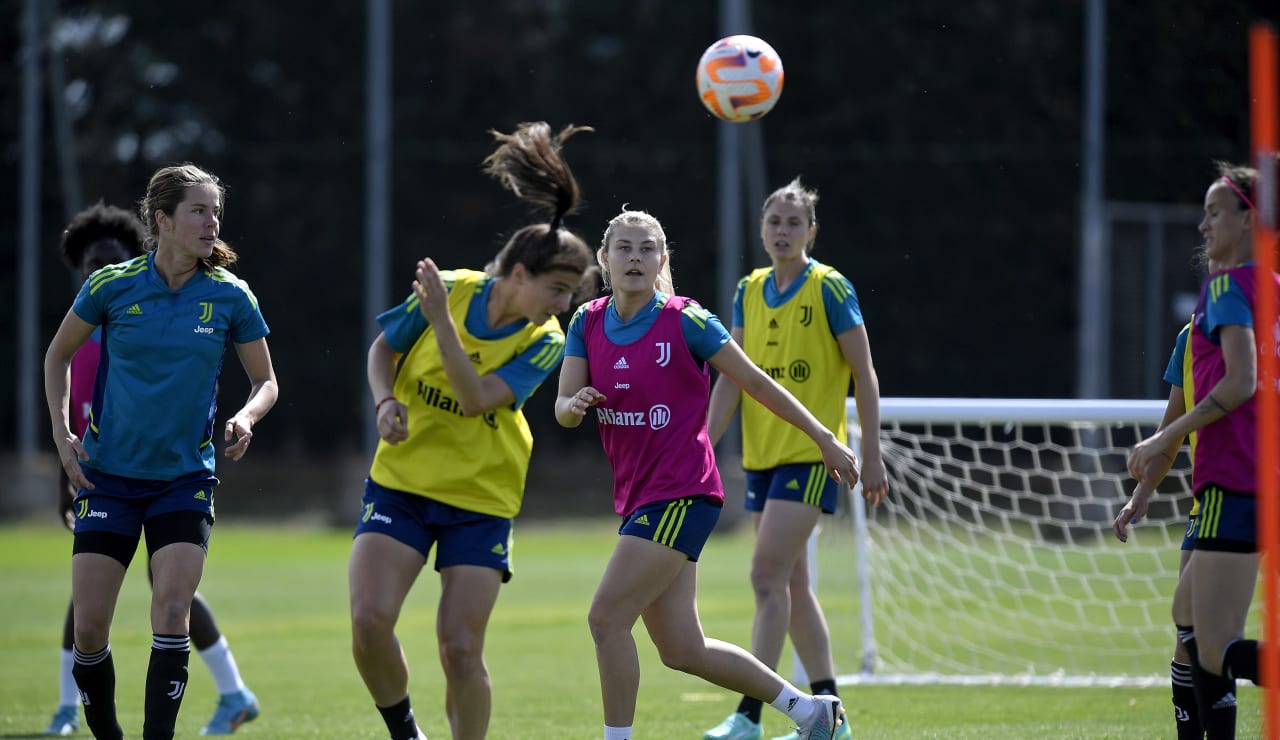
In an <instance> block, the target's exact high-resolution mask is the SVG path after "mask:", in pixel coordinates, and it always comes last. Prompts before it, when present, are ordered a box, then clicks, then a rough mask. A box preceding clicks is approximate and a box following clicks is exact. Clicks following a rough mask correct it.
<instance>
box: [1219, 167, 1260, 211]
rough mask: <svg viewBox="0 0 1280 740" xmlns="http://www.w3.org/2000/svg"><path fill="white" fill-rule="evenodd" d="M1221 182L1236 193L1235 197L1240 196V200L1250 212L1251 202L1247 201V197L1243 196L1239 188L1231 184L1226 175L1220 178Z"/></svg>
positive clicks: (1251, 208)
mask: <svg viewBox="0 0 1280 740" xmlns="http://www.w3.org/2000/svg"><path fill="white" fill-rule="evenodd" d="M1222 181H1223V182H1225V183H1226V184H1228V185H1230V186H1231V189H1232V190H1234V191H1236V195H1238V196H1240V200H1242V201H1244V204H1245V205H1246V206H1249V209H1250V210H1253V201H1251V200H1249V196H1247V195H1245V194H1244V191H1243V190H1241V189H1240V186H1238V185H1236V184H1235V183H1234V182H1232V181H1231V178H1230V177H1227V176H1226V175H1223V176H1222Z"/></svg>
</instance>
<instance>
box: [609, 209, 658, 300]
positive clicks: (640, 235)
mask: <svg viewBox="0 0 1280 740" xmlns="http://www.w3.org/2000/svg"><path fill="white" fill-rule="evenodd" d="M604 259H605V267H606V268H607V269H608V270H609V284H610V285H611V286H612V287H613V292H614V293H615V294H616V293H624V292H643V291H652V290H653V286H654V284H655V283H656V282H657V280H658V272H659V271H660V270H662V266H663V264H665V263H666V261H667V253H666V249H664V248H663V245H662V242H661V241H659V239H658V237H657V235H655V234H654V233H653V230H652V229H649V228H647V227H645V226H633V225H622V226H618V227H616V228H615V229H614V230H613V234H611V235H610V237H609V244H608V248H607V249H606V250H605V254H604Z"/></svg>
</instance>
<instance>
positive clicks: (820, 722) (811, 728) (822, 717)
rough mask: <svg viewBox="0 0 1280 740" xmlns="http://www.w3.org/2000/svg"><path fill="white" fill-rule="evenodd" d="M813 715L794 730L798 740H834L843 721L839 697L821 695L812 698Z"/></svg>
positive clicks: (842, 709) (842, 710)
mask: <svg viewBox="0 0 1280 740" xmlns="http://www.w3.org/2000/svg"><path fill="white" fill-rule="evenodd" d="M809 701H811V702H813V714H810V715H809V719H807V720H805V721H804V722H801V723H800V726H799V727H797V728H796V737H797V738H799V740H835V738H836V737H838V735H837V733H838V732H839V730H840V725H841V724H842V723H843V721H844V707H842V706H840V697H838V696H830V695H825V694H824V695H822V696H815V697H812V698H811V699H810V700H809Z"/></svg>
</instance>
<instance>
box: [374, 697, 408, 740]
mask: <svg viewBox="0 0 1280 740" xmlns="http://www.w3.org/2000/svg"><path fill="white" fill-rule="evenodd" d="M374 706H377V705H376V704H375V705H374ZM378 712H379V713H380V714H381V715H382V721H383V722H386V723H387V729H388V730H390V731H391V740H416V738H417V737H418V723H417V722H415V721H414V719H413V706H412V705H410V704H409V697H408V696H405V698H404V700H403V701H400V702H398V703H396V704H392V705H391V706H389V707H378Z"/></svg>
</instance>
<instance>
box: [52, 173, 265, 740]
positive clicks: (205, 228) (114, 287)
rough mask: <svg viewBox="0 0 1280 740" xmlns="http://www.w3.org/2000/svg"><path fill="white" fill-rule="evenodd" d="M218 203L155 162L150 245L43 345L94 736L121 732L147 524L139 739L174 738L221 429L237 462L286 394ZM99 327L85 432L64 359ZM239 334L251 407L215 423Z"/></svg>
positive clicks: (103, 281) (104, 277) (214, 184)
mask: <svg viewBox="0 0 1280 740" xmlns="http://www.w3.org/2000/svg"><path fill="white" fill-rule="evenodd" d="M223 202H224V189H223V186H222V183H221V182H220V181H219V180H218V178H217V177H215V176H214V175H212V174H210V173H208V172H206V171H205V170H202V169H200V168H199V167H196V166H195V165H191V164H180V165H174V166H168V167H162V168H160V169H159V170H157V171H156V172H155V174H153V175H152V176H151V180H150V182H149V183H148V186H147V193H146V196H145V197H144V198H143V199H142V202H141V204H140V211H141V213H142V216H143V224H144V225H145V226H146V228H147V231H148V235H149V239H148V244H147V246H148V248H149V250H150V251H148V252H147V253H146V254H144V255H142V256H140V257H135V258H134V259H131V260H129V261H127V262H123V263H120V264H116V265H110V266H107V267H104V268H102V269H101V270H98V271H97V272H95V273H93V274H92V275H90V276H89V279H88V280H86V281H85V283H84V285H83V286H81V288H80V293H79V294H78V295H77V296H76V299H75V302H74V303H73V304H72V306H71V310H70V311H68V312H67V315H66V317H65V318H64V319H63V320H62V325H61V326H60V327H58V332H57V334H56V335H55V336H54V338H53V341H52V342H51V343H50V345H49V350H48V352H47V353H46V355H45V362H44V383H45V396H46V401H47V403H48V406H49V417H50V419H51V420H52V422H53V439H54V443H55V444H56V445H57V447H58V456H59V458H61V460H62V467H63V469H64V470H65V471H66V473H67V478H68V479H69V480H70V481H71V485H72V486H74V487H75V488H76V490H77V494H76V497H75V501H74V507H75V510H74V513H75V517H76V524H75V544H74V546H73V556H72V559H71V600H72V604H73V607H74V610H75V647H74V649H73V659H74V661H75V667H74V668H73V670H72V673H73V675H74V676H75V679H76V684H77V685H78V686H79V688H80V694H81V699H82V701H83V703H84V710H85V722H86V723H87V724H88V726H89V729H90V730H91V731H92V732H93V734H94V736H95V737H97V738H112V739H115V738H121V737H123V736H124V733H123V731H122V729H121V727H120V724H119V722H118V721H117V719H116V706H115V683H116V675H115V667H114V664H113V662H112V658H111V645H110V643H109V641H108V640H109V637H110V629H111V620H112V617H113V615H114V612H115V606H116V600H117V598H118V597H119V595H120V586H121V584H122V583H123V581H124V574H125V570H126V568H128V566H129V562H130V561H131V560H132V558H133V555H134V551H135V550H136V549H137V546H138V542H139V541H140V539H141V535H142V533H143V532H146V535H147V552H148V553H149V554H150V557H151V572H152V576H153V584H152V592H151V629H152V632H153V636H152V641H151V661H150V664H149V666H148V668H147V680H146V694H145V697H146V699H145V714H144V717H145V719H144V724H143V730H142V735H143V737H144V738H169V737H173V729H174V724H175V722H176V720H177V716H178V709H179V707H180V706H181V703H182V697H183V694H184V692H185V690H186V684H187V661H188V658H189V657H190V637H189V635H188V624H189V618H190V613H191V599H192V597H193V596H194V595H195V592H196V587H197V586H198V585H199V583H200V576H201V574H202V573H203V571H204V562H205V556H206V554H207V551H208V547H209V535H210V532H211V531H212V529H213V521H214V504H213V491H214V488H215V487H216V486H217V485H218V479H217V478H216V477H214V474H213V473H214V447H215V444H214V439H215V435H220V436H221V437H222V438H223V439H224V440H226V441H227V442H228V443H230V444H229V445H228V446H227V448H226V450H225V455H226V456H227V457H229V458H231V459H232V460H239V459H240V458H241V457H243V456H244V454H245V452H246V451H247V450H248V448H249V443H250V441H251V439H252V438H253V427H254V425H256V424H257V423H258V421H260V420H261V419H262V417H263V416H265V415H266V414H267V412H268V411H269V410H270V409H271V407H272V406H273V405H275V402H276V396H277V394H278V390H277V387H276V377H275V371H274V370H273V369H272V366H271V354H270V352H269V351H268V349H267V340H266V336H267V332H268V329H267V324H266V322H265V321H264V320H263V318H262V313H261V311H259V310H258V301H257V299H256V298H255V297H254V295H253V293H252V292H251V291H250V290H249V286H248V285H247V284H245V283H244V281H242V280H240V279H238V278H237V277H236V276H235V275H233V274H232V273H231V272H230V271H228V270H227V267H229V266H230V265H232V264H233V263H235V261H236V254H235V252H234V251H232V249H231V248H230V247H229V246H228V245H227V244H226V243H225V242H223V241H222V240H221V239H219V238H218V233H219V229H220V227H221V221H222V207H223ZM98 327H101V330H102V333H101V356H100V360H99V365H98V375H97V382H96V384H95V387H94V393H93V402H92V410H91V416H90V423H89V428H88V429H87V430H86V432H85V435H84V437H83V438H81V437H79V436H78V435H76V434H74V433H73V432H72V431H71V420H70V419H69V418H68V409H69V406H70V404H69V399H68V375H69V368H70V365H71V358H72V356H74V355H75V353H76V350H78V349H79V348H80V346H81V345H82V344H84V343H85V342H86V341H87V340H88V339H89V337H90V336H91V335H92V334H93V333H94V331H95V330H97V329H98ZM229 345H230V346H234V347H235V350H236V354H237V355H238V356H239V358H240V363H241V364H242V365H243V366H244V369H245V372H246V373H247V374H248V376H249V381H250V383H251V387H250V390H249V398H248V400H247V401H245V404H244V406H242V407H241V408H240V409H239V410H238V411H237V412H236V413H235V414H234V415H233V416H232V417H231V418H230V419H229V420H228V421H227V422H226V423H225V424H224V425H222V426H218V424H217V421H216V412H217V385H218V374H219V372H220V370H221V368H222V360H223V354H224V353H225V350H226V348H227V347H228V346H229Z"/></svg>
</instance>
